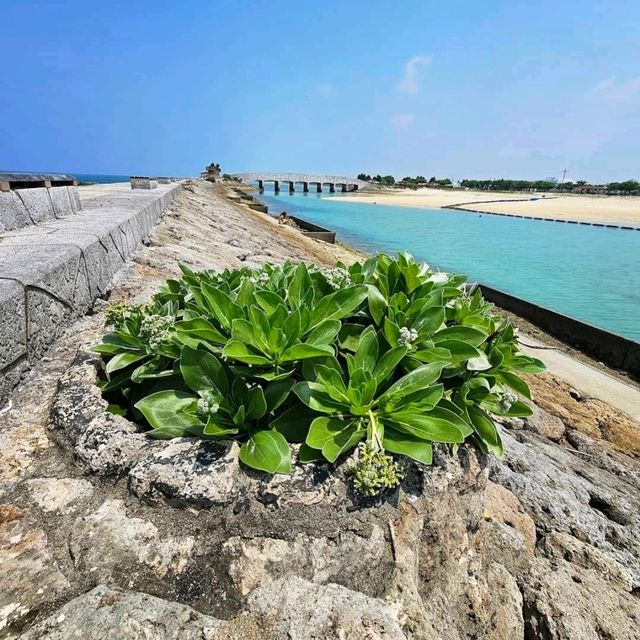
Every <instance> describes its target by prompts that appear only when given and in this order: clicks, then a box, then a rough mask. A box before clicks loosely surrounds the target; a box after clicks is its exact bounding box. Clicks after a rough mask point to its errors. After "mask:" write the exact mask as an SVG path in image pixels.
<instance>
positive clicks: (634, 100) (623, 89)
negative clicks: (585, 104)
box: [586, 76, 640, 106]
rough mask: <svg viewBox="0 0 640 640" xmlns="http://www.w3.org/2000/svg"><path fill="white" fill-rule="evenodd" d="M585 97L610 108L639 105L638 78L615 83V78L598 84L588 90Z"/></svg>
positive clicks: (639, 87)
mask: <svg viewBox="0 0 640 640" xmlns="http://www.w3.org/2000/svg"><path fill="white" fill-rule="evenodd" d="M586 97H587V98H588V99H589V100H590V101H592V102H596V103H600V104H607V105H610V106H628V105H634V104H638V103H640V76H636V77H635V78H630V79H629V80H626V81H622V82H616V79H615V77H613V76H612V77H610V78H607V79H606V80H602V81H600V82H598V84H596V85H594V86H593V87H591V89H589V90H588V91H587V93H586Z"/></svg>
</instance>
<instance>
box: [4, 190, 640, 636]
mask: <svg viewBox="0 0 640 640" xmlns="http://www.w3.org/2000/svg"><path fill="white" fill-rule="evenodd" d="M129 193H130V191H129ZM287 257H291V258H292V259H294V260H295V259H299V258H303V257H304V258H307V259H312V260H315V261H317V262H320V263H322V264H330V263H332V262H335V260H336V259H338V258H340V259H342V260H345V261H346V260H348V259H349V257H350V254H349V252H347V251H345V250H344V249H342V248H341V247H339V246H330V245H324V244H320V243H317V244H316V243H313V242H311V241H309V240H307V239H305V238H303V237H301V236H300V234H299V233H297V232H296V231H295V230H293V229H287V228H283V227H278V226H277V224H276V223H273V222H272V221H271V220H270V219H268V218H267V217H266V216H264V215H262V214H258V213H255V214H254V213H252V212H250V211H247V210H246V209H245V208H244V207H239V206H236V205H234V204H232V203H230V202H228V201H226V200H224V199H222V198H221V197H219V195H217V191H216V187H214V186H213V185H209V184H206V185H205V184H199V183H196V184H188V185H187V186H186V190H185V191H184V192H183V193H182V194H181V195H180V196H179V198H178V200H177V202H176V203H174V204H172V205H171V206H170V207H169V209H168V211H167V213H166V215H165V216H164V217H163V219H162V221H161V223H160V225H159V226H158V227H157V229H155V231H154V232H153V235H152V244H151V246H148V247H145V248H144V249H143V250H142V251H141V252H140V253H139V254H138V256H137V262H136V264H135V265H130V266H127V267H126V268H125V269H124V270H123V271H121V272H120V273H119V274H118V275H117V276H116V280H117V282H118V285H117V286H116V288H115V289H114V293H113V294H112V295H113V297H114V298H117V299H126V300H144V299H145V298H146V297H148V296H149V295H150V293H151V292H152V291H153V290H154V289H155V288H156V287H157V285H158V284H160V282H162V281H163V280H164V279H165V278H167V277H172V276H174V275H176V274H177V266H176V260H181V261H184V262H187V263H188V264H190V265H191V266H192V267H194V268H204V267H215V268H225V267H230V268H233V267H237V266H241V265H243V264H249V265H258V264H261V263H262V262H263V261H265V260H271V261H281V260H284V259H286V258H287ZM101 323H102V314H101V313H100V312H98V313H96V314H95V315H93V316H89V317H85V318H82V319H80V320H78V321H77V322H75V324H74V325H73V326H72V327H71V328H70V329H69V330H68V331H67V332H66V333H65V335H64V336H62V337H61V338H60V339H58V340H56V342H55V343H54V345H53V347H52V349H51V350H50V351H49V354H48V356H47V359H43V360H42V361H41V362H39V363H38V365H37V367H36V368H35V369H34V370H32V371H31V372H29V373H28V374H27V376H26V379H25V381H24V382H23V384H21V385H20V386H19V387H18V389H16V391H15V392H14V394H13V395H12V398H11V400H12V407H11V409H10V410H9V411H7V412H5V413H3V414H2V416H1V417H0V419H1V420H2V424H3V428H2V429H0V499H1V500H2V502H3V503H4V504H5V505H6V506H5V507H4V509H5V511H4V512H3V513H5V514H6V515H4V520H5V523H4V524H3V525H2V527H4V526H5V524H6V529H3V532H6V533H5V535H3V536H2V537H1V538H0V549H1V551H0V554H3V555H2V557H1V558H0V560H2V563H1V564H0V566H2V569H3V570H2V571H0V625H4V626H3V627H2V629H1V630H0V637H2V634H5V636H6V637H11V638H16V637H19V635H20V634H22V635H23V636H25V637H27V638H28V639H29V640H34V639H35V638H39V637H43V638H48V639H50V640H53V639H54V638H55V639H63V638H65V639H66V638H71V637H73V636H72V633H74V632H75V631H77V630H78V627H79V626H80V625H81V626H82V629H84V630H86V637H87V638H89V639H91V638H92V637H96V638H98V637H101V636H100V635H97V634H98V633H99V631H98V629H102V630H108V631H111V632H112V633H111V635H110V636H109V634H108V633H107V635H106V637H122V638H125V639H127V638H129V637H132V638H138V637H142V638H144V637H145V636H144V635H138V636H136V635H127V634H128V633H130V630H129V628H128V627H123V626H122V625H123V624H126V623H125V622H124V621H125V619H131V620H132V621H134V622H135V621H138V622H139V623H140V627H139V628H140V629H142V630H143V631H144V630H147V629H149V630H150V631H149V634H151V635H150V636H149V634H147V637H154V638H159V639H160V640H164V639H167V638H175V637H186V638H189V637H190V636H189V635H188V633H190V632H191V631H192V629H193V630H194V633H195V632H196V631H195V630H196V629H198V631H197V632H198V633H201V632H200V630H199V629H200V627H199V626H198V625H201V627H203V628H204V627H205V623H207V622H209V621H212V622H211V624H213V625H214V626H215V621H216V620H220V621H221V622H220V623H219V624H218V626H215V634H216V635H214V636H211V637H215V638H220V639H221V640H222V639H225V640H226V639H231V638H238V639H239V638H242V639H243V640H248V639H251V640H254V639H258V638H269V639H274V640H280V639H281V638H282V640H284V639H285V638H287V637H288V638H292V637H294V638H314V640H318V639H319V638H326V637H328V638H343V637H344V638H351V637H354V638H367V637H370V638H378V637H400V638H402V637H406V638H412V639H413V638H424V639H428V640H436V639H438V640H440V639H442V638H447V640H449V639H452V640H463V639H464V640H467V639H468V638H483V639H484V638H491V639H493V640H520V639H522V640H524V638H525V637H526V639H527V640H531V639H533V638H545V639H546V638H567V639H568V638H571V639H572V640H573V639H574V638H575V639H578V640H587V639H588V640H597V639H601V638H607V639H608V640H611V639H614V640H622V639H624V640H629V639H631V638H635V637H637V629H638V626H639V623H640V606H639V601H638V598H637V588H638V581H637V580H638V563H637V559H638V557H639V553H638V545H639V544H640V532H639V530H638V519H637V518H638V507H639V505H638V497H637V496H638V495H640V465H639V463H638V459H637V457H636V456H635V455H634V454H633V451H634V450H633V448H632V447H631V446H627V447H626V449H624V451H626V452H627V453H625V452H624V451H623V446H622V443H623V442H628V443H631V444H633V443H634V442H637V440H634V433H636V434H637V432H634V431H633V429H637V426H636V423H634V422H633V421H632V420H631V419H630V418H628V417H625V416H623V414H621V413H620V412H618V411H616V410H615V409H612V408H610V407H609V408H608V410H607V412H606V413H605V405H603V404H598V403H595V402H593V401H590V400H588V399H586V398H583V399H582V400H577V399H576V398H574V397H573V395H572V394H574V395H575V389H573V388H569V387H566V386H563V385H561V384H559V383H558V380H557V379H554V378H553V377H552V376H541V377H540V378H539V384H538V386H535V387H534V394H535V397H536V401H537V400H538V398H540V404H541V408H542V410H543V411H544V412H541V413H537V414H536V417H535V418H534V419H533V420H527V421H524V420H521V421H516V420H514V421H510V422H509V424H508V426H507V427H506V428H505V429H504V438H505V448H506V452H507V453H506V456H505V459H504V460H503V461H497V460H494V459H489V461H488V464H489V469H488V470H489V475H490V480H491V482H490V483H487V481H486V474H487V469H486V468H485V461H484V460H482V459H481V458H479V457H477V456H476V454H474V452H473V450H472V449H468V448H466V447H465V448H463V449H462V450H461V452H460V457H459V458H457V459H455V458H452V457H451V456H448V455H446V453H444V452H439V453H438V456H437V460H436V464H435V465H434V466H433V467H431V468H428V469H425V470H424V471H420V472H412V473H411V474H410V476H409V477H408V478H407V480H406V481H405V484H404V487H403V491H402V492H401V493H400V494H398V495H397V496H393V497H392V498H390V499H388V500H385V501H383V502H382V503H381V504H379V505H376V506H375V507H373V506H365V505H362V504H357V503H355V502H354V500H353V496H352V495H351V494H350V492H349V490H348V484H347V482H346V478H345V476H344V472H343V470H344V463H343V465H339V466H338V468H336V469H333V468H330V466H329V465H319V466H318V467H296V472H295V474H294V475H293V476H292V477H291V478H288V477H284V476H278V477H275V478H268V477H267V476H265V475H264V474H259V473H253V472H247V470H245V469H243V468H241V467H240V466H239V465H238V463H237V459H236V458H235V453H234V452H233V450H225V451H216V450H213V449H212V450H209V449H208V447H205V448H204V450H203V451H201V445H200V444H196V443H195V442H194V441H190V440H187V441H182V442H180V441H174V442H155V443H150V442H149V441H147V444H145V445H144V446H142V447H138V448H139V449H140V451H139V452H138V453H139V456H140V457H136V456H137V455H138V454H136V456H134V455H133V454H132V455H131V456H129V455H128V454H126V451H131V449H127V448H126V447H125V446H124V443H125V442H130V441H131V439H132V438H133V439H134V440H135V439H136V438H138V437H140V436H142V437H143V438H144V435H143V434H140V433H139V432H138V431H137V430H136V429H135V427H134V428H129V427H126V426H125V425H124V424H123V423H122V422H121V421H118V420H116V421H114V422H111V419H110V418H109V419H106V418H104V417H101V416H104V401H102V399H101V398H100V397H99V393H98V392H97V391H96V387H95V377H96V376H95V371H96V370H95V364H94V362H95V361H94V360H91V358H87V357H86V355H85V356H83V355H82V352H83V351H84V350H85V349H86V347H87V346H88V345H90V344H91V343H92V342H94V341H95V340H96V339H97V337H98V335H99V333H100V332H101V330H102V324H101ZM79 351H80V352H81V356H80V359H79V360H76V357H77V355H78V352H79ZM74 360H75V361H76V365H75V366H73V367H71V364H72V362H74ZM58 386H59V388H60V394H58V395H57V398H56V389H57V388H58ZM572 403H576V407H577V408H574V406H573V404H572ZM52 406H54V411H53V413H52V415H51V425H50V426H51V427H52V428H50V427H49V412H50V409H51V407H52ZM550 416H552V417H550ZM101 421H103V422H101ZM558 421H560V422H558ZM625 421H626V422H625ZM125 422H126V421H125ZM505 422H507V421H505ZM560 423H562V425H561V424H560ZM100 424H102V425H103V427H102V432H104V431H105V430H106V429H107V428H112V427H113V426H114V425H116V426H118V425H120V427H121V428H120V429H119V431H118V433H119V434H120V435H119V436H118V437H121V438H122V439H121V440H120V441H119V442H120V445H121V447H122V448H120V447H119V446H114V447H113V449H111V450H109V449H108V447H106V444H107V443H106V442H105V441H104V440H103V439H101V438H100V437H99V436H100V433H101V428H100ZM622 425H626V426H622ZM580 426H582V429H579V428H578V427H580ZM87 433H89V434H91V433H93V434H95V436H96V437H95V438H93V439H90V438H88V437H86V434H87ZM612 434H616V435H615V436H614V435H612ZM623 435H624V440H623V439H621V438H622V437H623ZM635 437H636V438H637V435H636V436H635ZM607 438H609V439H607ZM113 440H114V441H116V442H118V441H117V439H115V438H114V439H113ZM135 441H136V442H137V440H135ZM618 442H619V443H620V444H617V443H618ZM140 443H142V440H140ZM146 447H148V449H146ZM92 452H93V453H92ZM101 452H104V458H105V460H107V461H108V464H99V459H100V453H101ZM123 452H124V453H125V454H126V455H120V454H122V453H123ZM628 454H631V455H628ZM134 458H135V459H134ZM225 458H227V460H226V461H225V467H224V472H223V473H219V470H220V468H221V467H220V466H217V465H218V464H219V463H220V461H221V460H224V459H225ZM163 462H167V463H168V464H166V465H163ZM220 464H221V463H220ZM347 464H348V463H347ZM163 467H167V468H163ZM116 470H118V471H116ZM207 479H209V480H210V481H211V486H210V487H209V486H208V483H207ZM492 483H493V484H492ZM7 561H8V562H9V564H8V565H5V562H7ZM5 566H10V567H11V571H9V572H6V571H4V567H5ZM363 567H364V568H363ZM100 582H102V583H103V584H104V587H101V589H105V590H110V591H108V592H107V596H106V598H107V599H106V600H102V599H101V598H102V596H100V599H97V598H94V596H91V597H90V598H89V596H90V595H91V590H92V589H94V588H95V587H96V584H98V583H100ZM256 585H257V586H256ZM40 589H41V591H40ZM112 592H113V593H115V595H112ZM301 592H304V593H306V594H308V597H307V598H306V599H305V600H302V601H299V599H298V601H295V595H296V594H299V593H301ZM142 594H149V595H148V596H147V595H142ZM151 596H154V597H155V598H158V599H160V600H159V601H155V600H152V599H151ZM139 598H143V599H144V600H143V602H144V604H140V603H139V600H138V599H139ZM146 598H149V599H148V600H147V599H146ZM268 602H271V603H274V604H277V606H271V607H267V606H266V603H268ZM120 603H122V605H121V604H120ZM176 603H178V604H176ZM316 604H317V606H316ZM100 605H101V606H100ZM174 607H177V609H176V608H174ZM184 607H190V608H191V609H192V612H190V613H189V614H188V620H192V621H193V627H189V626H188V625H187V623H186V622H184V621H185V617H184V616H185V615H187V614H185V608H184ZM164 611H172V612H175V613H172V614H171V616H170V618H171V620H166V619H164V618H163V612H164ZM187 611H188V609H187ZM63 616H64V617H63ZM174 619H175V620H176V624H177V625H180V624H183V625H185V626H184V629H188V631H183V627H180V626H177V627H171V626H163V625H169V624H173V622H172V621H173V620H174ZM203 620H204V622H203ZM45 621H46V622H45ZM39 625H40V626H39ZM354 625H355V626H354ZM143 631H141V632H140V633H141V634H142V633H143ZM181 632H182V633H183V634H184V635H183V636H180V635H179V634H180V633H181ZM27 633H31V635H26V634H27ZM383 633H386V634H387V635H386V636H384V635H381V634H383ZM398 633H400V634H402V635H398ZM39 634H40V635H39ZM46 634H51V635H46ZM56 634H57V635H56ZM91 634H94V635H93V636H92V635H91ZM376 634H377V635H376ZM389 634H396V635H395V636H394V635H389ZM201 636H202V637H205V638H206V637H207V636H206V635H203V633H201ZM103 637H104V636H103ZM195 637H200V636H197V635H196V636H195Z"/></svg>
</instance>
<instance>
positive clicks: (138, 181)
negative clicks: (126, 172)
mask: <svg viewBox="0 0 640 640" xmlns="http://www.w3.org/2000/svg"><path fill="white" fill-rule="evenodd" d="M129 182H130V183H131V188H132V189H156V188H157V186H158V181H157V180H156V179H154V178H149V177H146V176H131V178H129Z"/></svg>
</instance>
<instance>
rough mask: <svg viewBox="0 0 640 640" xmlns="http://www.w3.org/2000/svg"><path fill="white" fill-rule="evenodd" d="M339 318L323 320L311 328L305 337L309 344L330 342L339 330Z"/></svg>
mask: <svg viewBox="0 0 640 640" xmlns="http://www.w3.org/2000/svg"><path fill="white" fill-rule="evenodd" d="M341 326H342V325H341V324H340V320H325V321H324V322H321V323H320V324H319V325H317V326H316V327H315V329H313V331H311V332H310V333H309V335H308V336H307V337H306V338H305V342H307V343H309V344H322V345H326V344H331V343H332V342H333V341H334V340H335V338H336V336H337V335H338V332H339V331H340V327H341Z"/></svg>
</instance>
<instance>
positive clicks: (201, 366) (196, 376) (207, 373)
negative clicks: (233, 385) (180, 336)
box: [180, 347, 229, 396]
mask: <svg viewBox="0 0 640 640" xmlns="http://www.w3.org/2000/svg"><path fill="white" fill-rule="evenodd" d="M180 372H181V373H182V377H183V378H184V381H185V382H186V383H187V385H188V386H189V387H190V388H191V389H193V390H194V391H196V392H198V391H205V390H207V389H214V390H215V391H217V392H218V393H219V394H220V395H222V396H224V395H226V394H227V393H229V380H228V378H227V373H226V371H225V370H224V367H223V366H222V364H221V363H220V361H219V360H218V359H217V358H216V357H215V356H214V355H212V354H210V353H209V352H207V351H197V350H195V349H191V348H190V347H183V348H182V352H181V354H180Z"/></svg>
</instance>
